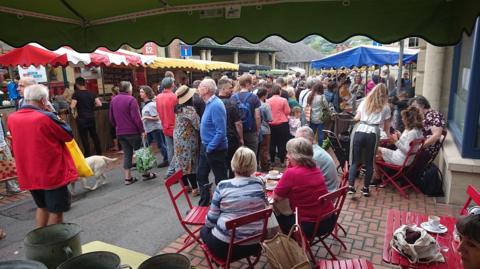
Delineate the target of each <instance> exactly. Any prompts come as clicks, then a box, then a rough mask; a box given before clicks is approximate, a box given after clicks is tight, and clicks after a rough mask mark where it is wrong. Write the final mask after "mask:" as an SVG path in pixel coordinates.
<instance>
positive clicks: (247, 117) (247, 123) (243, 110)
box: [235, 93, 255, 132]
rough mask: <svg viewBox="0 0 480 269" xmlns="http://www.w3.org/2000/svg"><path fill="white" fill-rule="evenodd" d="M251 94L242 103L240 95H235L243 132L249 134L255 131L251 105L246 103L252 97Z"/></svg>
mask: <svg viewBox="0 0 480 269" xmlns="http://www.w3.org/2000/svg"><path fill="white" fill-rule="evenodd" d="M252 95H253V94H252V93H249V94H248V96H247V97H246V98H245V100H244V101H243V102H242V101H241V100H240V95H239V94H236V95H235V99H236V100H237V107H238V110H240V114H241V115H242V117H241V119H242V123H243V131H244V132H245V131H247V132H251V131H253V130H255V121H254V117H253V114H252V109H251V105H250V103H249V102H248V99H249V98H250V97H252Z"/></svg>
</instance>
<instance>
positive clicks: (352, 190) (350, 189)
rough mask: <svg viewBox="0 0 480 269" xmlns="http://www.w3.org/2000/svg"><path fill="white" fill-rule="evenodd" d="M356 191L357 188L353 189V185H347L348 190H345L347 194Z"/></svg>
mask: <svg viewBox="0 0 480 269" xmlns="http://www.w3.org/2000/svg"><path fill="white" fill-rule="evenodd" d="M356 192H357V190H355V187H353V186H348V192H347V193H348V194H354V193H356Z"/></svg>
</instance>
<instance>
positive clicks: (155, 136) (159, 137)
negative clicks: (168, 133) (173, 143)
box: [147, 129, 168, 161]
mask: <svg viewBox="0 0 480 269" xmlns="http://www.w3.org/2000/svg"><path fill="white" fill-rule="evenodd" d="M153 140H155V142H156V143H157V147H158V149H160V153H161V154H162V156H163V161H167V160H168V153H167V147H166V146H165V136H163V132H162V130H160V129H157V130H153V131H151V132H150V133H147V143H148V144H149V145H150V144H152V142H153Z"/></svg>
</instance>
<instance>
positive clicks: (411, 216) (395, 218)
mask: <svg viewBox="0 0 480 269" xmlns="http://www.w3.org/2000/svg"><path fill="white" fill-rule="evenodd" d="M425 221H428V216H427V215H424V214H420V213H415V212H406V211H400V210H396V209H390V210H388V216H387V227H386V229H385V242H384V243H383V260H384V261H385V262H387V263H391V264H395V265H400V267H401V268H403V269H406V268H419V269H427V268H428V269H463V266H462V263H461V259H460V255H459V254H458V252H457V251H456V246H457V244H456V242H454V241H453V230H454V227H455V223H456V219H455V218H454V217H449V216H440V223H442V224H443V225H445V226H446V227H447V228H448V232H447V233H446V234H447V236H445V235H441V234H440V235H437V234H431V235H432V236H433V237H434V238H436V240H437V242H438V243H439V244H440V245H446V246H448V251H447V252H442V254H443V256H444V257H445V263H430V264H411V263H410V262H409V261H408V259H407V258H405V257H403V256H402V255H400V254H399V253H398V252H397V251H395V250H393V249H392V248H391V247H390V241H391V240H392V237H393V232H394V231H395V230H396V229H397V228H399V227H400V226H402V225H403V224H416V225H417V226H419V227H420V224H421V223H422V222H425Z"/></svg>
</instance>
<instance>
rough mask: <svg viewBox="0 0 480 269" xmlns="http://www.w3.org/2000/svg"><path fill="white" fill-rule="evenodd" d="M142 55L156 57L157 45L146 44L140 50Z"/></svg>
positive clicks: (152, 43)
mask: <svg viewBox="0 0 480 269" xmlns="http://www.w3.org/2000/svg"><path fill="white" fill-rule="evenodd" d="M142 53H143V55H154V56H157V44H155V43H154V42H147V43H145V45H144V46H143V48H142Z"/></svg>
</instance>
